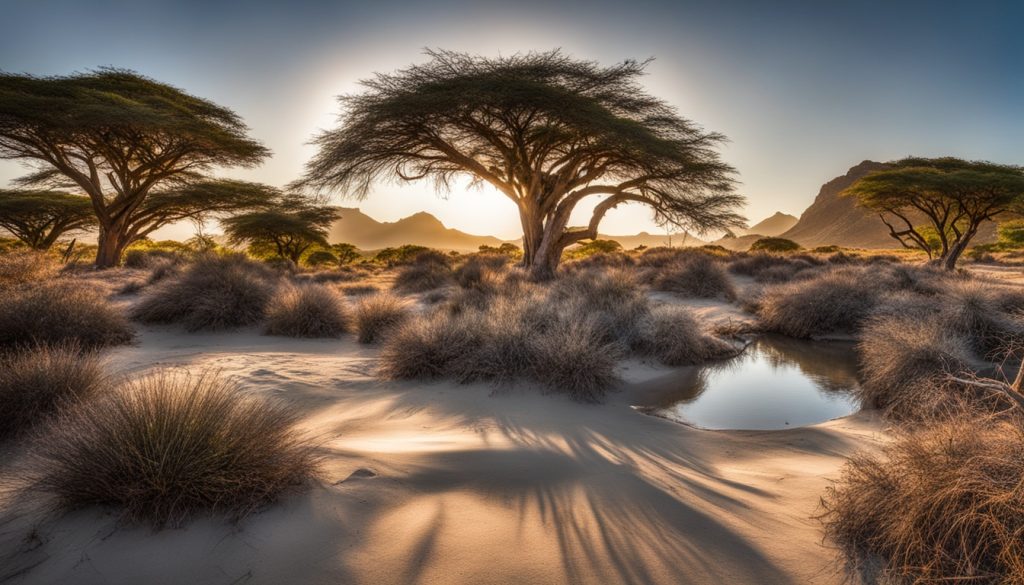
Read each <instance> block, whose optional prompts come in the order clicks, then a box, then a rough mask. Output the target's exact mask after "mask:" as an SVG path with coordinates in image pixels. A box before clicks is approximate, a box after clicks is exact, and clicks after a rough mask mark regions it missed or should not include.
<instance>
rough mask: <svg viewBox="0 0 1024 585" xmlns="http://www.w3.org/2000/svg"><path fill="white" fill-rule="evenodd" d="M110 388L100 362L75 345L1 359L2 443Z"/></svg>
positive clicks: (34, 350)
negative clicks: (3, 440)
mask: <svg viewBox="0 0 1024 585" xmlns="http://www.w3.org/2000/svg"><path fill="white" fill-rule="evenodd" d="M107 385H108V380H107V376H106V374H105V373H104V368H103V364H102V362H101V360H100V358H99V357H98V356H97V355H96V354H95V353H93V352H83V351H82V350H81V348H80V347H78V346H77V345H75V344H60V345H54V346H40V347H34V348H31V349H25V350H23V351H19V352H17V353H8V354H5V355H3V356H2V357H0V413H3V414H2V416H0V440H2V439H7V438H11V437H16V436H19V435H22V434H24V433H25V432H26V431H28V430H30V429H32V428H33V427H35V426H36V425H39V424H40V423H42V422H45V421H46V420H48V419H49V418H50V417H52V416H54V415H55V414H57V413H58V412H59V411H61V410H63V409H65V408H68V407H69V406H71V405H73V404H75V403H77V402H80V401H82V400H86V399H89V398H90V397H92V396H95V395H97V394H98V393H99V392H100V391H101V390H103V389H104V388H106V386H107Z"/></svg>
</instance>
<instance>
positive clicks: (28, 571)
mask: <svg viewBox="0 0 1024 585" xmlns="http://www.w3.org/2000/svg"><path fill="white" fill-rule="evenodd" d="M699 311H700V313H701V314H702V316H703V317H705V318H707V319H712V320H718V321H721V320H727V319H730V318H742V315H741V314H739V313H738V312H737V311H735V310H734V309H732V308H730V307H726V306H724V305H721V304H717V303H701V304H700V306H699ZM140 333H141V335H140V343H139V344H137V345H136V346H133V347H127V348H120V349H117V350H114V351H112V352H111V354H110V355H111V362H112V365H113V366H114V367H115V368H118V369H121V370H124V371H129V372H135V373H138V372H142V371H145V370H147V369H149V368H152V367H154V366H167V365H171V366H182V367H186V368H189V369H191V370H200V369H204V368H218V369H221V370H222V371H223V372H224V373H226V374H229V375H231V376H236V377H238V378H240V379H241V380H242V381H243V382H244V384H245V385H246V386H247V387H250V388H252V389H253V390H254V391H258V392H265V393H268V394H272V395H275V396H278V397H280V398H281V399H283V400H286V401H288V402H289V403H291V404H293V405H295V406H296V407H298V408H299V409H300V410H301V411H302V412H303V413H304V419H303V425H304V426H305V427H306V428H307V429H308V430H309V432H311V433H313V434H315V435H316V436H317V437H319V438H320V439H321V440H322V441H323V445H324V450H325V453H326V455H327V457H326V464H325V472H324V479H323V481H322V482H319V483H317V484H316V485H315V486H313V487H312V489H310V490H308V491H306V492H303V493H297V494H293V495H291V496H289V497H288V498H286V499H285V501H283V502H281V503H279V504H278V505H276V506H274V507H271V508H269V509H268V510H266V511H264V512H261V513H258V514H255V515H253V516H250V517H249V518H247V519H245V520H244V521H242V522H241V523H240V524H239V525H231V524H228V523H226V522H224V521H222V520H218V519H204V520H198V521H195V522H192V523H190V524H189V525H188V526H187V527H186V528H183V529H173V530H164V531H162V532H159V533H153V532H152V531H151V530H149V529H146V528H132V527H118V526H117V523H116V521H115V518H114V516H113V515H112V514H110V513H107V512H103V511H100V510H91V511H85V512H81V513H77V514H73V515H71V516H66V517H64V518H59V519H53V520H48V521H45V522H42V523H41V524H38V525H37V526H35V534H33V535H32V536H31V537H30V538H27V539H26V536H27V535H29V531H30V530H31V529H32V528H33V524H35V523H36V521H34V520H33V517H31V515H30V517H24V516H22V517H18V518H15V519H14V520H8V521H5V523H3V524H0V581H3V580H4V577H11V576H12V575H14V576H13V577H12V578H11V582H13V583H47V584H50V583H85V584H91V583H97V584H99V583H125V584H149V585H152V584H160V583H175V584H177V583H202V584H205V583H211V584H214V583H216V584H229V583H261V584H263V583H266V584H290V583H316V584H319V583H323V584H327V583H330V584H338V583H343V584H344V583H366V584H387V583H424V584H429V583H466V584H474V585H479V584H485V583H573V584H575V583H673V584H678V583H757V584H775V583H838V582H840V581H841V580H842V579H841V575H840V574H839V573H838V566H837V560H836V555H835V553H834V551H832V550H830V549H828V548H826V547H825V546H823V545H822V535H821V531H820V528H819V527H818V525H817V524H816V522H815V521H814V520H813V519H812V516H813V515H814V514H815V513H816V511H818V509H817V506H818V501H819V497H820V496H821V495H822V493H823V492H824V489H825V487H826V486H827V485H828V481H829V479H830V478H835V477H836V476H837V472H838V470H839V469H840V467H841V466H842V464H843V462H844V459H845V458H846V457H847V456H849V455H850V454H851V453H853V452H854V451H856V450H858V449H861V448H871V447H874V446H876V445H877V444H878V443H879V442H881V441H883V440H884V438H885V434H884V432H883V431H882V425H881V423H880V422H879V420H878V419H877V417H876V416H875V415H873V414H871V413H861V414H858V415H855V416H852V417H848V418H844V419H840V420H836V421H831V422H828V423H824V424H820V425H817V426H813V427H807V428H801V429H793V430H786V431H772V432H721V431H702V430H696V429H692V428H689V427H686V426H683V425H679V424H675V423H672V422H669V421H665V420H661V419H658V418H654V417H650V416H645V415H643V414H640V413H638V412H636V411H634V410H632V409H631V408H630V407H629V405H630V403H631V391H630V387H631V386H633V385H635V384H636V383H637V382H642V381H644V380H645V379H650V378H651V377H653V376H657V375H659V373H664V372H665V370H664V369H663V368H658V367H653V366H646V365H642V364H636V363H633V364H631V365H629V369H627V370H625V371H624V375H625V378H626V382H625V383H624V389H623V390H622V391H621V392H618V393H616V394H615V395H613V396H612V397H611V399H610V400H609V401H608V402H607V403H606V404H603V405H598V406H591V405H581V404H575V403H572V402H569V401H568V400H565V399H563V398H561V397H558V396H543V395H540V394H539V393H537V392H536V391H534V390H531V389H511V390H506V391H498V392H494V391H492V389H491V388H490V387H488V386H482V385H470V386H459V385H454V384H450V383H436V384H419V383H394V382H382V381H380V380H378V379H376V378H375V377H374V376H373V371H374V368H375V360H376V358H375V355H376V350H374V349H368V348H365V347H362V346H359V345H357V344H356V343H355V342H353V341H351V340H343V341H305V340H291V339H285V338H277V337H265V336H261V335H259V334H258V333H257V332H256V331H241V332H235V333H227V334H187V333H184V332H182V331H181V330H180V329H178V328H174V327H166V328H164V327H160V328H140ZM737 407H740V408H741V407H742V405H737ZM366 470H370V471H372V473H370V472H368V471H366ZM370 475H374V476H372V477H369V476H370ZM15 506H17V503H15V502H7V503H6V505H5V508H6V509H5V510H4V512H5V513H6V514H5V515H10V514H11V513H12V512H15V511H16V510H14V507H15Z"/></svg>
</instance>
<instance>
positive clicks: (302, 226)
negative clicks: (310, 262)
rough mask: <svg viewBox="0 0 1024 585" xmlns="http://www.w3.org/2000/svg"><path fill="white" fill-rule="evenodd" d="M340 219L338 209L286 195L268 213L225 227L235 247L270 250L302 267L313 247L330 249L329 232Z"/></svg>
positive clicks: (243, 217) (262, 211)
mask: <svg viewBox="0 0 1024 585" xmlns="http://www.w3.org/2000/svg"><path fill="white" fill-rule="evenodd" d="M340 217H341V212H340V210H339V209H338V208H337V207H330V206H326V205H318V204H316V203H315V202H313V201H311V200H309V199H308V198H305V197H301V196H297V195H286V196H282V197H281V198H280V199H279V200H278V201H276V202H275V203H274V204H273V205H271V206H268V207H266V208H264V209H260V210H258V211H252V212H248V213H243V214H240V215H235V216H233V217H229V218H226V219H223V220H221V225H222V226H223V227H224V232H225V233H226V234H227V236H228V240H229V241H230V242H231V243H232V244H234V245H239V244H248V245H249V246H250V247H251V248H253V247H255V248H263V249H269V250H271V251H272V252H273V253H274V254H275V255H276V256H277V257H279V258H285V259H288V260H291V261H292V262H294V263H296V264H298V263H299V260H300V259H301V258H302V254H303V253H305V252H306V250H308V249H309V248H310V247H312V246H323V247H327V246H328V243H327V232H328V230H329V229H330V227H331V224H332V223H334V221H335V220H337V219H338V218H340Z"/></svg>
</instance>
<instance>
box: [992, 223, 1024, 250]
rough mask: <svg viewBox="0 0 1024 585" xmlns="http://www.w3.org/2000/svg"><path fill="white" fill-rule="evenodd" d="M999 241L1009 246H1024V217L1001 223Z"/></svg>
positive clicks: (998, 230)
mask: <svg viewBox="0 0 1024 585" xmlns="http://www.w3.org/2000/svg"><path fill="white" fill-rule="evenodd" d="M997 233H998V234H999V243H1000V244H1002V245H1003V246H1006V247H1007V248H1022V247H1024V219H1011V220H1009V221H1004V222H1000V223H999V227H998V228H997Z"/></svg>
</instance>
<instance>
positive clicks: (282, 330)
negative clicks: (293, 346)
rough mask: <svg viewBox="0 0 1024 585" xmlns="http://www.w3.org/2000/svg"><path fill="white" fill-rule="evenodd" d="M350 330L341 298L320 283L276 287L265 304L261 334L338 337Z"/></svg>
mask: <svg viewBox="0 0 1024 585" xmlns="http://www.w3.org/2000/svg"><path fill="white" fill-rule="evenodd" d="M348 329H349V317H348V312H347V310H346V309H345V305H344V302H343V301H342V299H341V297H340V296H339V295H338V294H337V293H335V292H334V291H333V290H331V289H330V288H328V287H326V286H324V285H322V284H315V283H310V284H302V285H299V286H294V285H287V286H280V287H278V289H277V291H276V292H275V293H274V296H273V297H272V298H271V300H270V302H269V303H268V305H267V314H266V323H265V325H264V328H263V331H264V332H265V333H266V334H268V335H285V336H288V337H338V336H340V335H341V334H342V333H345V332H346V331H348Z"/></svg>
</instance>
